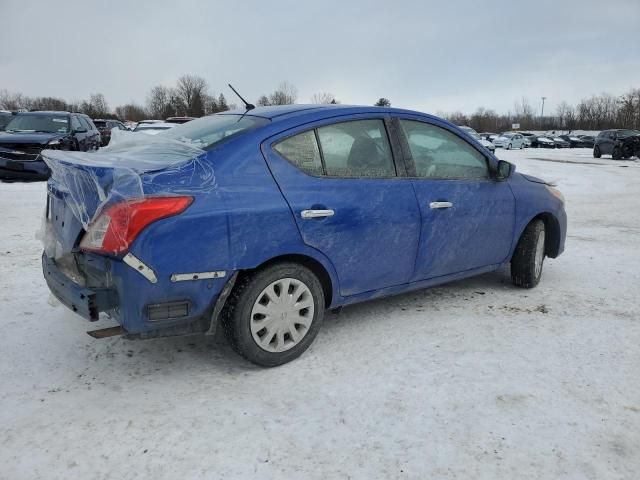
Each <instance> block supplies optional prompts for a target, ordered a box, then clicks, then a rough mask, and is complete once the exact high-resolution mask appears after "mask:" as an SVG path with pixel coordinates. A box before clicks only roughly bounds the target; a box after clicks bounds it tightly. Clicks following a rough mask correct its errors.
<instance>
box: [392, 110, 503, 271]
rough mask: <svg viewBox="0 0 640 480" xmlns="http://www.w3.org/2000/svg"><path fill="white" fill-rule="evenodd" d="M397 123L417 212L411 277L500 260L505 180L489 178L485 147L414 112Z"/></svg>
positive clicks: (482, 265) (478, 265) (488, 263)
mask: <svg viewBox="0 0 640 480" xmlns="http://www.w3.org/2000/svg"><path fill="white" fill-rule="evenodd" d="M399 124H400V128H399V129H398V130H399V132H400V133H401V135H402V144H403V146H404V151H405V156H406V157H407V158H408V160H409V167H408V168H409V170H410V172H411V175H412V176H413V177H414V178H413V180H412V182H413V186H414V188H415V192H416V197H417V200H418V204H419V208H420V214H421V235H420V246H419V250H418V256H417V260H416V268H415V274H414V277H413V280H414V281H418V280H424V279H428V278H434V277H439V276H443V275H450V274H455V273H459V272H464V271H466V270H472V269H476V268H481V267H485V266H489V265H495V264H498V263H501V262H503V261H505V259H506V258H507V256H508V254H509V251H510V249H511V243H512V239H513V235H514V223H515V198H514V196H513V193H512V192H511V188H510V187H509V184H508V182H499V181H496V180H493V179H492V178H491V175H490V168H489V167H490V160H489V159H488V158H487V156H486V155H485V153H484V151H483V150H481V148H480V147H478V148H476V146H475V145H472V144H471V143H470V142H469V141H468V140H467V139H466V138H463V136H461V135H459V134H458V132H455V131H454V130H452V129H450V128H449V127H448V126H447V125H445V124H437V123H435V122H434V123H431V122H430V121H429V120H425V119H422V118H415V117H414V118H411V117H405V118H402V117H401V118H400V119H399Z"/></svg>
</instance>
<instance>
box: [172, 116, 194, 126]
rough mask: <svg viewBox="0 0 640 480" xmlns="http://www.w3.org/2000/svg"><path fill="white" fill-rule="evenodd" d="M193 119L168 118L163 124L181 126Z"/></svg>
mask: <svg viewBox="0 0 640 480" xmlns="http://www.w3.org/2000/svg"><path fill="white" fill-rule="evenodd" d="M195 119H196V117H169V118H167V119H166V120H165V122H167V123H178V124H183V123H187V122H190V121H191V120H195Z"/></svg>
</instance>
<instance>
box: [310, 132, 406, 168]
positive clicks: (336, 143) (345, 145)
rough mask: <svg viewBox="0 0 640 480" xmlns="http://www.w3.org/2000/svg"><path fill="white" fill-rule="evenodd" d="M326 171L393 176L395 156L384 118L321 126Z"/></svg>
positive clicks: (321, 144)
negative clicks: (392, 152)
mask: <svg viewBox="0 0 640 480" xmlns="http://www.w3.org/2000/svg"><path fill="white" fill-rule="evenodd" d="M318 139H319V140H320V147H321V148H322V156H323V159H324V164H325V169H326V174H327V175H328V176H332V177H392V176H395V175H396V170H395V166H394V163H393V155H392V154H391V147H390V145H389V139H388V138H387V132H386V130H385V128H384V123H383V121H382V120H356V121H351V122H342V123H336V124H333V125H327V126H326V127H320V128H318Z"/></svg>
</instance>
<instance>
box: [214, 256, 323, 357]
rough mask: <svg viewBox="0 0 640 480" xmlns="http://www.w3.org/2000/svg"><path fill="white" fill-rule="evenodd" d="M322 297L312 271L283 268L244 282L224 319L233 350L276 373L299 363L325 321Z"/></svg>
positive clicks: (291, 265)
mask: <svg viewBox="0 0 640 480" xmlns="http://www.w3.org/2000/svg"><path fill="white" fill-rule="evenodd" d="M324 309H325V304H324V293H323V290H322V285H321V284H320V281H319V280H318V278H317V277H316V276H315V275H314V274H313V272H311V271H310V270H309V269H308V268H306V267H304V266H302V265H298V264H295V263H281V264H276V265H272V266H270V267H267V268H265V269H263V270H259V271H257V272H252V273H249V274H247V275H246V276H244V277H243V278H242V279H241V280H240V281H239V282H238V284H236V286H235V287H234V290H233V292H232V293H231V296H230V297H229V299H228V301H227V304H226V305H225V308H224V310H223V313H222V318H223V325H224V328H225V332H226V334H227V338H228V339H229V342H230V343H231V346H232V347H233V349H234V350H235V351H236V352H237V353H239V354H240V355H242V356H243V357H245V358H246V359H247V360H249V361H250V362H253V363H255V364H257V365H260V366H263V367H275V366H278V365H282V364H284V363H287V362H290V361H291V360H294V359H295V358H297V357H299V356H300V355H301V354H302V353H303V352H304V351H305V350H306V349H307V348H308V347H309V345H311V343H312V342H313V340H314V338H315V337H316V335H317V334H318V331H319V330H320V326H321V325H322V320H323V318H324Z"/></svg>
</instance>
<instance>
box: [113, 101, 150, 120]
mask: <svg viewBox="0 0 640 480" xmlns="http://www.w3.org/2000/svg"><path fill="white" fill-rule="evenodd" d="M115 112H116V115H117V116H118V118H119V119H120V120H123V121H124V120H131V121H132V122H139V121H140V120H144V119H145V118H147V112H146V111H145V109H144V108H143V107H142V106H140V105H136V104H135V103H129V104H127V105H121V106H119V107H116V108H115Z"/></svg>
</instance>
